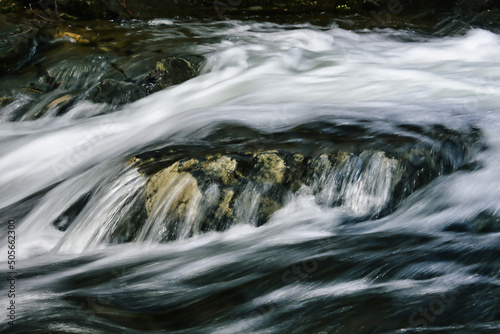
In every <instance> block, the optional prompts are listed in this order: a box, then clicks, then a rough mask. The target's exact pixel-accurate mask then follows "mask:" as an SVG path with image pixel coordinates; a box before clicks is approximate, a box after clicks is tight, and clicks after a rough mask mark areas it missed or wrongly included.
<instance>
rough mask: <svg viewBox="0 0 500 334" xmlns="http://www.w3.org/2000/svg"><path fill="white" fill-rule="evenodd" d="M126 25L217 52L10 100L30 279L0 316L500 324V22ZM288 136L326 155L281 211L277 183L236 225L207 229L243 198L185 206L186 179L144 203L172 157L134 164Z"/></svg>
mask: <svg viewBox="0 0 500 334" xmlns="http://www.w3.org/2000/svg"><path fill="white" fill-rule="evenodd" d="M116 25H117V26H116V27H115V28H116V29H125V30H129V31H132V32H134V33H136V34H142V35H143V36H144V37H143V40H141V41H140V43H138V44H137V45H143V48H144V49H147V48H153V47H154V46H155V45H160V46H158V48H161V45H164V47H173V45H181V44H182V45H183V48H184V49H182V50H181V51H179V52H184V51H186V52H190V53H193V54H198V55H203V56H204V57H205V59H206V62H205V64H204V66H203V70H202V73H201V75H199V76H197V77H196V78H193V79H191V80H189V81H187V82H184V83H182V84H180V85H177V86H174V87H171V88H169V89H166V90H163V91H160V92H158V93H155V94H153V95H151V96H148V97H145V98H143V99H141V100H139V101H137V102H134V103H132V104H127V105H123V106H120V107H116V106H111V105H106V104H95V103H91V102H88V101H83V100H82V101H79V102H77V103H75V104H73V105H72V106H71V108H69V110H67V111H66V112H65V113H58V112H56V111H54V110H52V111H50V112H47V113H45V114H44V115H43V116H42V117H39V118H36V119H33V118H32V117H31V116H29V115H34V114H35V113H36V112H37V110H40V108H41V107H40V106H38V105H36V104H34V105H33V104H29V103H28V102H30V101H28V100H29V97H28V96H24V95H23V96H20V97H19V100H18V102H16V103H11V104H9V105H4V106H2V107H1V108H2V109H1V110H0V118H1V120H2V122H1V123H0V137H1V138H0V140H1V142H0V143H1V144H0V187H1V189H2V192H1V193H0V216H1V218H2V232H6V231H7V221H8V220H15V221H16V249H17V252H16V256H17V261H16V262H17V264H16V271H17V273H18V276H17V281H16V282H17V283H16V284H17V285H16V286H17V291H16V311H17V313H16V316H17V318H16V324H17V325H16V327H12V326H10V325H9V324H8V321H9V319H8V318H7V317H6V316H2V318H1V320H0V329H1V331H2V332H4V333H35V332H36V333H50V332H52V333H142V332H148V333H157V332H166V333H311V334H316V333H437V332H439V333H498V332H500V311H499V309H498V305H500V276H499V270H500V265H499V264H498V258H499V256H500V242H499V237H500V234H499V232H500V212H499V209H500V169H499V168H498V166H499V165H500V137H499V136H498V133H499V130H500V114H499V112H498V110H497V107H498V106H500V66H499V63H498V55H499V54H500V36H499V35H496V34H494V33H492V32H489V31H486V30H480V29H470V30H467V31H464V32H460V33H457V34H452V35H450V36H445V37H442V36H438V37H435V36H434V37H433V36H430V35H428V34H424V33H419V32H415V31H407V30H397V31H396V30H391V29H384V30H371V31H368V30H357V31H348V30H344V29H341V28H339V27H338V26H336V25H330V26H323V27H318V26H313V25H309V24H299V25H290V24H288V25H286V24H274V23H262V22H260V23H256V22H251V21H246V22H242V21H225V22H217V23H213V22H212V23H210V22H206V23H185V22H183V23H182V24H181V23H178V22H175V21H166V20H155V21H150V22H132V23H128V24H126V25H125V24H121V25H119V24H116ZM141 43H142V44H141ZM169 43H170V44H169ZM176 43H177V44H176ZM136 49H137V47H136ZM135 52H137V53H138V54H140V52H141V50H135ZM92 57H93V56H92ZM141 61H146V60H141ZM92 64H94V65H95V66H94V67H87V68H86V72H85V71H84V70H82V71H81V72H78V71H75V72H71V71H68V70H61V71H60V72H59V73H62V74H60V75H61V76H63V75H66V77H65V78H66V79H65V82H66V86H64V85H63V86H64V87H59V88H58V89H60V91H59V93H60V94H63V93H65V91H64V89H77V88H78V85H84V84H85V80H87V79H88V78H89V76H92V75H93V76H94V77H93V78H95V77H96V76H99V74H100V72H99V71H100V69H101V70H102V69H103V68H104V67H105V64H106V59H105V58H104V57H102V56H95V60H93V62H92ZM103 64H104V65H103ZM138 64H139V65H137V64H136V65H134V66H136V67H137V66H140V64H141V62H140V61H138ZM54 66H55V65H54ZM59 66H60V67H64V66H65V65H64V62H63V63H59ZM130 66H132V65H130ZM26 75H27V74H26ZM72 78H73V79H77V81H76V82H75V83H71V80H72ZM5 84H7V83H5ZM28 105H29V107H27V106H28ZM19 108H21V109H23V108H24V109H23V110H24V111H23V112H24V113H25V115H28V116H26V117H24V118H23V117H20V116H19V115H18V114H16V113H18V112H19V110H20V109H19ZM276 149H277V150H281V151H286V152H288V153H287V154H289V155H290V156H292V155H293V154H295V155H296V154H302V155H303V156H307V155H310V156H311V158H310V159H311V163H310V165H309V167H308V171H306V172H304V173H305V174H303V175H305V176H304V179H307V180H305V181H304V182H303V184H302V185H301V186H300V187H298V188H299V189H294V190H293V191H292V190H290V189H285V190H283V191H282V192H281V193H280V194H281V195H280V197H279V198H280V199H279V201H280V203H279V204H280V208H279V209H278V210H277V211H275V212H273V213H272V214H271V215H270V216H269V217H267V218H266V219H265V221H259V218H258V217H257V213H256V212H257V211H256V210H257V209H256V206H257V204H256V203H258V201H259V198H261V197H262V196H264V195H265V194H267V192H269V191H271V190H270V189H271V188H272V187H273V184H271V183H264V184H259V183H258V182H257V181H248V182H246V183H244V184H243V185H242V188H241V189H240V190H238V191H239V192H240V193H239V195H238V196H239V197H237V199H236V200H235V202H234V219H233V220H232V222H231V223H230V224H226V225H223V226H217V227H214V228H203V223H202V221H203V217H204V216H206V212H207V211H206V210H209V208H210V207H211V205H213V201H214V198H215V200H216V199H217V198H219V197H220V196H222V195H221V193H223V192H224V190H223V189H222V188H221V187H219V186H218V185H216V184H213V183H210V182H208V181H207V182H206V184H203V183H200V184H199V187H200V189H199V190H198V191H197V192H196V194H194V195H193V196H192V197H190V200H189V201H188V204H187V208H186V212H185V217H184V218H183V219H182V220H181V221H175V222H174V221H173V220H172V219H174V218H175V217H174V218H172V217H171V216H170V215H171V212H170V211H169V205H171V204H169V203H172V201H174V200H175V196H180V195H178V194H179V193H181V194H182V193H183V191H185V189H186V187H189V184H190V182H192V179H190V178H189V177H188V176H186V177H184V178H181V177H179V178H178V179H173V180H171V182H170V183H169V188H168V189H169V190H168V191H166V192H164V193H162V194H161V196H160V195H159V197H161V199H160V202H159V203H160V204H156V206H154V205H153V207H152V208H150V211H151V212H149V214H146V213H145V212H144V211H145V209H144V203H145V201H146V192H147V187H148V182H149V181H148V179H149V178H150V177H151V176H150V175H151V174H154V172H156V171H154V172H149V173H148V171H146V172H144V170H141V169H140V168H138V167H137V164H133V163H131V161H133V160H131V159H132V158H134V157H139V158H141V155H142V156H144V155H146V156H147V154H148V152H153V153H150V154H152V155H155V154H156V155H157V156H158V154H159V153H158V152H181V153H182V158H183V159H189V158H190V156H196V157H199V156H205V155H208V154H215V153H217V150H225V151H230V152H232V154H233V155H234V156H236V155H238V154H239V156H241V157H244V154H245V152H246V151H259V152H273V151H272V150H276ZM332 151H335V152H339V151H342V152H350V155H349V156H348V158H346V159H347V160H344V161H343V162H342V163H340V162H338V161H337V162H335V161H336V160H335V159H333V158H331V157H330V158H329V157H328V153H329V152H332ZM412 152H413V153H415V152H416V153H415V154H413V153H412ZM419 152H420V153H419ZM176 154H177V153H176ZM405 154H406V155H405ZM419 154H420V155H419ZM165 156H168V154H164V153H163V155H162V159H165ZM176 159H177V158H176ZM179 159H180V158H179ZM242 159H243V158H242ZM308 159H309V158H308ZM332 159H333V160H332ZM144 160H147V159H146V158H144ZM167 160H168V159H167ZM177 160H178V159H177ZM419 161H420V162H419ZM172 162H173V161H172ZM172 162H170V164H171V163H172ZM165 164H167V163H165ZM167 165H168V164H167ZM421 166H423V167H421ZM146 167H147V166H146ZM150 168H153V167H150ZM146 169H147V168H146ZM157 169H158V168H157ZM405 173H406V174H405ZM251 180H254V179H251ZM255 180H258V179H255ZM273 189H274V188H273ZM169 201H170V202H169ZM211 203H212V204H211ZM204 210H205V211H204ZM169 217H170V218H169ZM174 220H175V219H174ZM169 224H177V225H175V226H176V227H175V230H169V226H170V225H169ZM165 226H167V227H165ZM172 226H173V225H172ZM169 231H170V232H169ZM172 231H173V232H172ZM162 233H163V234H162ZM169 233H170V234H169ZM2 240H3V241H2V248H1V253H2V254H6V253H7V248H6V238H4V239H2ZM0 286H1V287H2V289H3V290H2V291H5V292H6V291H7V290H8V286H7V285H6V282H5V281H4V282H2V284H1V285H0ZM0 300H2V305H7V303H8V300H7V296H6V293H4V292H2V293H1V297H0ZM4 310H5V308H4ZM4 312H6V311H4Z"/></svg>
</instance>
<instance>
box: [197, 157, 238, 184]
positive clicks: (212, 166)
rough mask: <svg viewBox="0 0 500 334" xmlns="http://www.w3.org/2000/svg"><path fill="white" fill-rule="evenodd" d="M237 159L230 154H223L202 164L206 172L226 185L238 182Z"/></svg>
mask: <svg viewBox="0 0 500 334" xmlns="http://www.w3.org/2000/svg"><path fill="white" fill-rule="evenodd" d="M236 166H237V163H236V160H234V159H231V158H230V157H228V156H222V157H220V158H218V159H216V160H212V161H207V162H206V163H204V164H203V165H202V167H201V168H202V169H203V171H204V172H205V174H206V175H207V176H208V177H210V178H213V179H215V180H217V181H220V182H222V183H223V184H224V185H231V184H234V183H235V182H236V176H235V173H236Z"/></svg>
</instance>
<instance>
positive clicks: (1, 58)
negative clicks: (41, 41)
mask: <svg viewBox="0 0 500 334" xmlns="http://www.w3.org/2000/svg"><path fill="white" fill-rule="evenodd" d="M37 35H38V29H37V28H36V27H35V26H33V25H32V24H31V23H29V22H27V21H24V20H21V21H20V22H14V21H13V20H11V19H9V18H8V17H7V16H6V15H0V74H4V73H9V72H14V71H16V70H18V69H19V68H20V67H21V66H23V65H24V64H26V63H27V62H28V61H29V60H30V59H31V57H32V56H33V55H34V54H35V51H36V47H37V44H38V42H37V40H36V38H37Z"/></svg>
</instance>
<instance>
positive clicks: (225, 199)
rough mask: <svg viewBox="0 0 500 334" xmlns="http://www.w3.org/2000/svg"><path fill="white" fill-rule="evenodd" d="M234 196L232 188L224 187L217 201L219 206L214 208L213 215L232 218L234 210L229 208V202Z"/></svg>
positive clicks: (219, 217) (220, 217)
mask: <svg viewBox="0 0 500 334" xmlns="http://www.w3.org/2000/svg"><path fill="white" fill-rule="evenodd" d="M233 197H234V190H232V189H225V190H224V191H223V193H222V196H221V199H220V201H219V203H220V204H219V206H218V207H217V209H216V210H215V217H216V218H218V219H233V218H234V211H233V209H232V208H231V202H232V200H233Z"/></svg>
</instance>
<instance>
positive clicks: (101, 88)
mask: <svg viewBox="0 0 500 334" xmlns="http://www.w3.org/2000/svg"><path fill="white" fill-rule="evenodd" d="M87 96H88V98H89V99H90V100H91V101H92V102H96V103H108V104H113V105H119V104H125V103H130V102H133V101H136V100H138V99H140V98H143V97H144V96H146V92H145V91H144V89H143V88H142V87H141V86H139V85H137V84H135V83H132V82H125V81H118V80H115V79H104V80H103V81H101V82H99V83H98V84H97V85H96V86H94V87H93V88H91V89H90V90H89V91H88V92H87Z"/></svg>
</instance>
